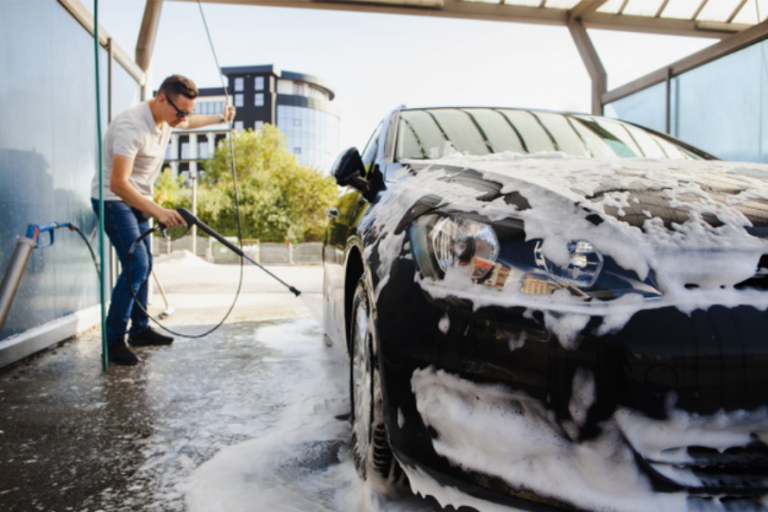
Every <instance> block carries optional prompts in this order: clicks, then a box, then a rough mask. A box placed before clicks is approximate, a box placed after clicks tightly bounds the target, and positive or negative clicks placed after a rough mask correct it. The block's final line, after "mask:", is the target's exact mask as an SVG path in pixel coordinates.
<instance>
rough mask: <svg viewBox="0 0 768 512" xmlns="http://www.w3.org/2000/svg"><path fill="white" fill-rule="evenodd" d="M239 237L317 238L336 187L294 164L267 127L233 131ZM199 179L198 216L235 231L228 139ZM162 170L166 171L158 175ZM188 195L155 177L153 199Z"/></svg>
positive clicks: (180, 200)
mask: <svg viewBox="0 0 768 512" xmlns="http://www.w3.org/2000/svg"><path fill="white" fill-rule="evenodd" d="M232 141H233V144H234V149H235V163H236V168H237V182H238V189H239V202H240V214H241V219H242V227H243V237H244V238H258V239H259V240H261V241H263V242H283V241H285V240H290V241H292V242H301V241H315V240H321V239H322V235H323V231H324V229H325V224H326V217H325V212H326V210H327V209H328V208H329V207H330V206H332V205H333V204H334V203H335V201H336V199H337V197H338V189H337V187H336V184H335V183H334V181H333V179H332V178H331V177H330V176H327V175H324V174H323V173H321V172H320V171H317V170H315V169H311V168H309V167H305V166H302V165H299V164H298V162H297V161H296V157H294V156H293V154H292V153H291V152H290V151H288V149H287V148H286V146H285V136H284V135H282V134H281V133H280V130H279V129H278V128H277V127H275V126H272V125H269V124H265V125H264V126H263V127H262V129H261V130H259V131H252V130H248V131H241V132H235V133H233V139H232ZM204 165H205V172H203V173H201V177H200V179H199V182H198V193H197V203H198V206H197V214H198V217H199V218H200V219H201V220H202V221H203V222H205V223H206V224H208V225H210V226H211V227H212V228H213V229H215V230H216V231H218V232H219V233H222V234H223V235H225V236H235V235H236V234H237V220H236V215H235V202H234V187H233V180H232V171H231V156H230V149H229V141H222V142H221V143H220V144H219V146H218V147H217V148H216V151H215V153H214V155H213V158H212V159H210V160H208V161H206V162H205V164H204ZM163 174H166V173H163ZM190 196H191V194H189V193H188V189H187V190H184V189H183V188H182V185H181V182H178V181H174V180H172V179H169V178H164V179H163V178H162V176H161V179H159V180H158V183H157V187H156V198H162V199H163V203H164V205H165V206H167V207H174V208H175V207H178V206H186V207H189V206H188V205H189V198H190Z"/></svg>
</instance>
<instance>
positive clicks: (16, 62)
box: [0, 0, 140, 340]
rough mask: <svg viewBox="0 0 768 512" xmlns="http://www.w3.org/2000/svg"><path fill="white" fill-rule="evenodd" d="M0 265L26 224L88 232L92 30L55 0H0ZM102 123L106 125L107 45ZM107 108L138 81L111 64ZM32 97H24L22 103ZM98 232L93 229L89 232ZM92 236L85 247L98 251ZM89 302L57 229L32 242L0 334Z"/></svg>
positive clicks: (84, 269) (75, 250)
mask: <svg viewBox="0 0 768 512" xmlns="http://www.w3.org/2000/svg"><path fill="white" fill-rule="evenodd" d="M0 48H5V49H6V51H0V112H2V113H3V116H2V117H0V211H2V212H3V214H2V216H0V272H2V273H4V272H5V269H6V268H7V265H8V262H9V260H10V257H11V254H12V252H13V250H14V248H15V245H16V237H17V236H23V235H24V234H25V232H26V228H27V225H28V224H30V223H36V224H42V223H48V222H54V221H58V222H73V223H75V224H77V225H78V226H79V227H80V228H81V229H82V231H83V232H84V233H85V234H86V236H91V235H92V234H94V232H95V229H96V225H97V223H96V217H95V215H94V214H93V211H92V210H91V204H90V196H91V179H92V178H93V175H94V171H95V169H96V167H97V165H98V163H97V162H98V161H97V159H96V155H97V150H98V148H97V138H96V106H95V104H94V98H95V86H94V62H93V38H92V36H91V35H90V34H89V33H88V32H87V31H86V30H85V29H83V28H82V27H81V26H80V24H79V23H78V22H77V21H75V20H74V19H73V18H72V16H71V15H70V14H69V13H68V12H67V11H66V10H65V9H64V8H63V7H62V6H61V5H60V4H59V3H58V2H56V1H55V0H42V1H37V2H29V1H26V0H4V1H2V2H0ZM100 59H101V68H102V75H101V78H102V83H101V98H102V126H103V130H106V127H107V118H106V117H107V105H106V102H107V60H108V56H107V52H106V51H104V50H102V51H101V54H100ZM114 80H115V84H114V112H116V113H117V112H120V111H121V110H123V109H124V108H126V107H128V106H130V105H131V104H133V103H134V102H136V101H138V98H139V94H140V88H139V85H138V84H137V83H136V82H135V80H133V78H132V77H131V76H130V75H129V74H128V73H127V72H126V71H125V70H124V69H122V68H121V67H120V65H119V64H118V63H115V73H114ZM30 98H33V99H34V100H33V101H30ZM94 238H95V239H98V236H94ZM97 246H98V242H95V244H94V249H95V250H98V247H97ZM98 302H99V293H98V277H97V275H96V272H95V270H94V267H93V262H92V261H91V257H90V254H89V253H88V250H87V248H86V247H85V244H83V242H82V240H81V239H80V238H79V237H78V236H77V235H76V234H75V233H73V232H70V231H68V230H66V229H63V230H58V231H57V232H56V243H55V244H54V245H53V246H52V247H46V248H39V249H35V250H34V252H33V253H32V257H31V259H30V262H29V265H28V266H27V269H26V273H25V275H24V279H23V281H22V284H21V287H20V289H19V292H18V294H17V296H16V300H15V301H14V304H13V307H12V308H11V312H10V316H9V318H8V321H7V323H6V325H5V327H4V329H3V330H2V331H1V332H0V340H2V339H5V338H8V337H9V336H12V335H15V334H18V333H21V332H24V331H26V330H29V329H32V328H35V327H39V326H41V325H43V324H45V323H48V322H50V321H53V320H56V319H58V318H61V317H63V316H66V315H68V314H71V313H73V312H75V311H79V310H82V309H85V308H87V307H90V306H94V305H96V304H98Z"/></svg>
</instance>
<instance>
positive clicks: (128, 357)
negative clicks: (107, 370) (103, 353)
mask: <svg viewBox="0 0 768 512" xmlns="http://www.w3.org/2000/svg"><path fill="white" fill-rule="evenodd" d="M107 354H108V356H109V362H110V363H114V364H116V365H119V366H136V364H137V363H138V362H139V358H138V357H136V354H134V353H133V352H131V349H129V348H128V347H126V346H125V342H124V341H123V340H120V341H117V342H112V341H110V342H109V344H108V345H107Z"/></svg>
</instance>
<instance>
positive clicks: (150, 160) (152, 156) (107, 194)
mask: <svg viewBox="0 0 768 512" xmlns="http://www.w3.org/2000/svg"><path fill="white" fill-rule="evenodd" d="M170 138H171V127H170V126H169V125H168V124H166V123H163V129H162V130H161V129H158V128H157V124H155V118H154V116H152V110H150V108H149V103H148V102H144V103H139V104H138V105H136V106H135V107H131V108H129V109H128V110H126V111H124V112H122V113H121V114H120V115H118V116H117V117H116V118H114V119H113V120H112V122H111V123H110V125H109V128H107V133H106V135H105V136H104V200H105V201H115V200H117V201H119V200H120V198H119V197H118V196H117V195H115V193H114V192H112V191H111V190H110V189H109V182H110V179H111V178H112V162H113V157H114V155H122V156H126V157H129V158H133V159H134V160H133V171H132V172H131V175H130V176H129V178H128V182H129V183H130V184H131V185H133V186H134V187H136V190H138V191H139V193H141V195H143V196H145V197H148V198H151V197H152V185H153V184H154V183H155V179H156V178H157V175H158V174H159V173H160V169H161V167H162V165H163V160H165V151H166V148H167V147H168V141H169V140H170ZM91 197H93V198H94V199H98V198H99V170H98V169H96V175H95V176H94V178H93V182H92V185H91Z"/></svg>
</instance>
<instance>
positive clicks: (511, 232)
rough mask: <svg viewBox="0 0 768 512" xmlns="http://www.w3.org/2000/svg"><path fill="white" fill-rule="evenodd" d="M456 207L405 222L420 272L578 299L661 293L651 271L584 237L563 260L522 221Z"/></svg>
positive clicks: (572, 244)
mask: <svg viewBox="0 0 768 512" xmlns="http://www.w3.org/2000/svg"><path fill="white" fill-rule="evenodd" d="M473 217H474V218H472V219H470V218H467V216H464V214H462V213H459V212H457V213H453V212H439V213H430V214H426V215H422V216H421V217H419V218H417V219H416V220H415V221H414V222H413V223H412V224H411V227H410V241H411V251H412V253H413V256H414V259H415V260H416V262H417V263H418V267H419V269H420V270H421V273H422V275H423V276H424V277H426V278H430V279H435V280H442V279H443V278H445V277H446V275H447V274H449V273H450V272H452V271H459V272H460V273H461V274H464V275H465V276H467V277H469V278H471V279H472V280H473V281H474V282H475V283H476V284H479V285H484V286H488V287H491V288H495V289H497V290H501V289H504V288H505V287H507V288H508V286H509V285H510V284H511V283H517V284H518V285H519V287H518V288H516V290H517V291H518V293H522V294H525V295H549V294H551V293H554V292H555V291H557V290H561V289H566V290H568V291H570V292H571V293H572V294H573V295H575V296H577V297H580V298H581V299H584V300H591V299H597V300H612V299H616V298H618V297H621V296H623V295H626V294H638V295H641V296H643V297H645V298H646V299H656V298H659V297H661V295H662V293H661V291H660V289H659V288H658V285H657V284H656V282H655V275H654V274H653V272H651V273H649V275H648V277H647V278H646V279H643V280H641V279H639V277H638V276H637V274H635V273H634V272H631V271H627V270H625V269H622V268H621V267H619V266H618V265H617V264H616V262H615V261H613V260H612V259H610V258H608V257H605V256H603V254H601V253H600V252H598V251H597V250H596V249H595V247H594V246H593V245H592V244H591V243H590V242H588V241H586V240H578V239H576V240H572V241H570V242H568V245H567V249H568V260H567V264H566V262H565V261H563V262H558V263H555V262H554V261H552V260H551V259H550V258H547V257H546V256H545V255H544V251H543V247H542V245H543V243H542V241H541V240H538V239H537V240H527V239H526V235H525V230H524V228H523V225H522V222H520V221H519V220H517V221H516V220H510V219H507V220H501V221H499V222H494V223H493V225H491V224H490V223H486V222H483V221H482V220H478V219H477V217H476V216H473Z"/></svg>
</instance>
